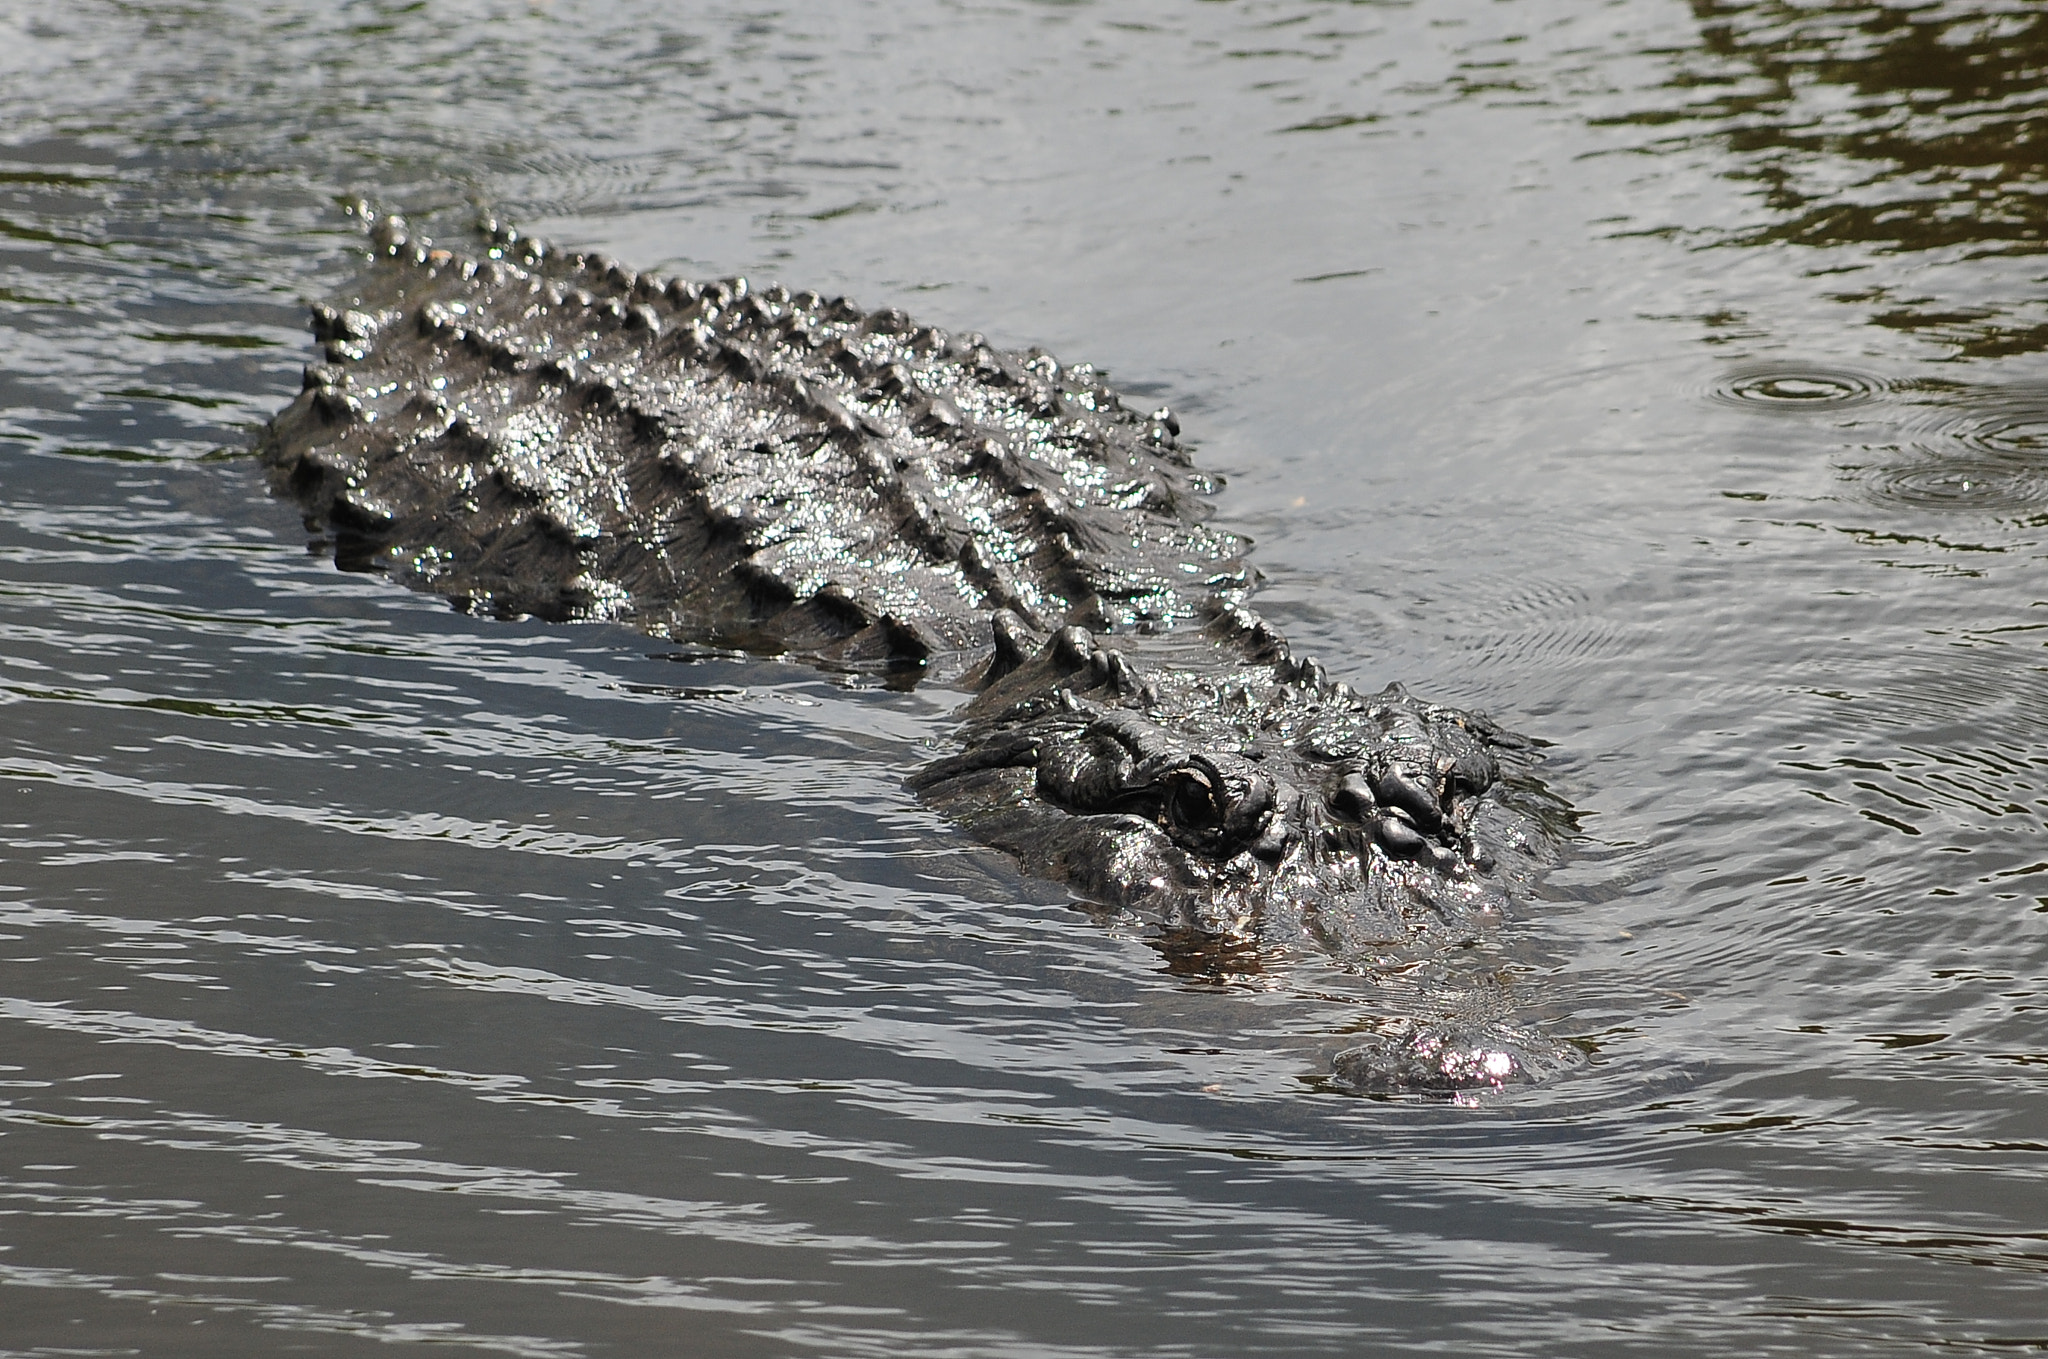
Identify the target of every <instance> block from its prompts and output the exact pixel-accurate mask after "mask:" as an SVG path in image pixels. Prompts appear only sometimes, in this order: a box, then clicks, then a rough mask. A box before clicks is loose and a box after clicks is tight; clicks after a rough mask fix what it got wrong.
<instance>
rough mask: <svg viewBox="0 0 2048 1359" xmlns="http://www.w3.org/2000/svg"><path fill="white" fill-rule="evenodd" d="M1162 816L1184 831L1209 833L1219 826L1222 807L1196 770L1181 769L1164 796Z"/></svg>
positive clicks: (1209, 786) (1212, 790)
mask: <svg viewBox="0 0 2048 1359" xmlns="http://www.w3.org/2000/svg"><path fill="white" fill-rule="evenodd" d="M1166 814H1167V815H1168V816H1170V817H1172V818H1173V821H1174V824H1176V825H1178V826H1180V827H1182V828H1183V829H1185V830H1191V831H1195V832H1198V833H1202V834H1213V833H1214V832H1215V831H1217V830H1219V829H1221V828H1222V825H1223V804H1222V802H1221V801H1220V800H1219V799H1218V798H1217V796H1216V789H1215V786H1214V785H1212V784H1211V783H1210V782H1209V779H1208V776H1207V775H1205V774H1204V773H1202V771H1201V770H1199V769H1183V770H1181V771H1180V772H1179V773H1178V774H1177V775H1176V776H1175V777H1174V779H1173V784H1172V788H1171V791H1169V792H1168V793H1167V795H1166Z"/></svg>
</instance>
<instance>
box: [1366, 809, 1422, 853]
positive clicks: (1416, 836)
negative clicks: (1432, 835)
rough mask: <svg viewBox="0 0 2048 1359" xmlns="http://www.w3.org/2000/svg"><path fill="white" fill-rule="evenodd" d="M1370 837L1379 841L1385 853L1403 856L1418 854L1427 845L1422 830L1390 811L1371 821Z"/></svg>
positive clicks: (1397, 813)
mask: <svg viewBox="0 0 2048 1359" xmlns="http://www.w3.org/2000/svg"><path fill="white" fill-rule="evenodd" d="M1372 838H1373V839H1375V840H1377V841H1379V844H1380V848H1382V849H1384V850H1386V851H1387V853H1389V854H1398V855H1401V856H1403V857H1409V856H1413V855H1415V854H1419V853H1421V852H1422V851H1423V850H1424V849H1425V848H1427V847H1428V845H1429V841H1427V840H1425V839H1423V838H1422V832H1421V831H1419V830H1417V829H1415V827H1414V826H1413V825H1411V824H1410V823H1409V821H1408V819H1407V818H1406V817H1404V816H1402V815H1401V814H1400V813H1399V812H1391V811H1390V812H1387V813H1386V814H1384V815H1383V816H1381V817H1380V818H1379V819H1378V820H1376V821H1374V822H1373V823H1372Z"/></svg>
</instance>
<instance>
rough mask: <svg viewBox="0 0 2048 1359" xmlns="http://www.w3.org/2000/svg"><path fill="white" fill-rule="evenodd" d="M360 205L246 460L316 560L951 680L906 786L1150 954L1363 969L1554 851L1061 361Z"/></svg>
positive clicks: (1394, 1056) (1370, 1049)
mask: <svg viewBox="0 0 2048 1359" xmlns="http://www.w3.org/2000/svg"><path fill="white" fill-rule="evenodd" d="M358 213H359V215H360V216H361V217H362V219H363V222H364V225H365V226H366V227H367V229H368V232H369V240H370V243H371V247H372V255H373V259H372V263H371V265H370V267H369V268H368V270H367V271H366V272H365V274H364V275H363V277H362V278H361V279H360V280H359V282H358V285H357V291H356V292H355V293H354V294H353V295H352V296H351V297H349V298H348V299H347V300H346V301H344V302H343V303H342V304H341V305H339V306H325V305H323V306H317V307H315V309H314V330H315V333H316V335H317V337H318V338H319V339H320V340H321V341H322V342H323V343H324V345H325V349H326V354H325V358H326V361H325V362H323V363H317V364H314V365H311V366H309V367H308V368H307V369H306V374H305V386H304V390H303V391H302V392H301V393H300V395H299V397H298V399H297V400H295V401H294V402H293V403H292V404H291V405H290V406H289V407H288V408H287V409H286V410H284V411H283V412H282V413H281V414H279V415H278V416H277V418H276V419H275V420H273V421H272V422H271V423H270V425H269V426H268V427H267V428H266V430H265V432H264V437H263V440H262V446H261V452H262V455H263V457H264V459H265V460H266V461H267V462H268V464H269V465H270V466H271V468H272V469H273V476H274V478H275V481H276V483H277V486H278V487H279V489H280V490H284V491H287V492H288V493H289V494H291V495H293V496H295V497H296V498H297V499H298V500H299V501H300V502H301V503H302V504H303V505H304V506H305V507H306V508H307V510H308V512H309V514H310V516H311V519H312V522H313V526H314V527H315V528H316V530H320V531H324V532H327V533H330V534H331V535H332V542H333V551H334V554H335V557H336V559H337V561H338V562H340V563H341V564H342V565H344V566H346V567H350V568H353V569H371V568H375V569H382V570H385V571H388V572H389V573H390V574H391V575H393V576H394V577H396V578H397V579H399V580H401V581H403V582H405V583H406V584H408V585H411V586H413V587H414V588H417V589H421V590H428V591H434V592H437V593H439V594H442V595H445V596H448V597H449V598H451V599H453V600H455V601H456V602H457V603H458V604H459V605H461V606H463V607H465V608H468V609H471V610H476V611H482V612H490V613H500V614H506V615H517V614H533V615H538V616H541V617H545V618H553V619H615V620H620V621H623V622H627V623H630V624H632V625H633V626H636V627H639V628H642V629H645V630H646V631H648V632H650V633H654V634H657V635H661V636H666V637H671V638H675V639H679V640H688V641H693V642H706V643H712V644H717V645H725V646H736V647H744V648H746V649H749V650H753V651H759V652H766V653H770V654H786V655H795V656H800V657H804V658H807V659H810V660H812V661H814V662H816V663H820V664H826V665H832V666H840V667H850V668H854V669H860V670H875V671H881V672H885V673H887V674H889V675H890V676H891V677H892V678H894V679H895V680H896V681H897V682H927V683H939V684H945V685H951V686H954V687H957V688H960V689H962V690H964V691H966V692H968V693H970V694H971V695H972V697H971V698H970V699H969V700H968V701H967V702H966V704H965V706H964V707H963V708H962V709H961V712H960V719H961V725H960V732H959V748H958V749H957V750H956V751H955V752H953V753H950V754H948V755H946V756H944V757H943V758H940V759H938V760H936V761H934V762H932V763H930V764H927V765H926V766H924V767H923V768H922V769H919V770H917V771H916V772H915V773H913V774H912V775H911V776H910V784H911V786H912V787H913V788H915V789H916V790H917V792H918V794H919V795H920V796H921V797H922V798H923V799H924V800H925V801H926V802H927V803H929V804H930V805H931V806H933V807H935V808H936V809H938V810H939V811H941V812H943V813H944V814H945V815H947V816H948V817H950V818H951V819H953V820H954V821H956V822H957V823H958V824H960V825H961V826H962V827H964V828H965V829H966V830H967V831H968V832H969V833H971V834H973V835H974V836H976V837H978V838H979V839H981V840H982V841H984V842H985V843H987V844H990V845H993V846H996V847H998V848H1000V849H1003V850H1006V851H1008V852H1009V853H1011V854H1013V855H1015V856H1016V857H1017V859H1018V860H1019V861H1020V862H1021V863H1022V864H1023V866H1024V868H1025V869H1026V870H1027V871H1029V872H1032V873H1035V874H1039V875H1042V876H1046V877H1050V878H1054V879H1058V880H1062V881H1064V882H1067V883H1069V884H1071V886H1072V888H1073V889H1074V890H1075V891H1076V892H1077V893H1078V894H1079V895H1080V896H1082V897H1083V898H1085V899H1087V900H1089V901H1091V902H1094V903H1099V904H1101V905H1105V906H1108V907H1110V908H1113V909H1115V910H1118V911H1123V912H1128V913H1131V914H1132V915H1134V916H1136V917H1138V918H1140V919H1142V920H1145V921H1147V922H1149V923H1150V924H1151V925H1152V926H1154V927H1156V929H1157V930H1158V931H1159V933H1160V936H1161V938H1162V939H1163V940H1165V941H1167V946H1168V947H1169V948H1171V947H1174V946H1175V941H1178V946H1181V947H1190V948H1209V949H1210V950H1212V951H1214V950H1215V949H1217V948H1218V947H1222V948H1223V949H1224V950H1225V951H1226V952H1227V950H1228V948H1229V947H1231V946H1247V947H1250V948H1253V949H1258V948H1271V947H1274V946H1279V947H1293V946H1299V945H1301V944H1304V943H1307V944H1311V945H1313V946H1316V947H1320V948H1323V949H1326V950H1328V951H1329V952H1331V953H1332V954H1334V955H1335V956H1336V957H1337V958H1339V959H1340V960H1342V961H1343V962H1345V963H1347V964H1351V965H1355V966H1358V967H1360V968H1364V969H1370V968H1372V967H1374V966H1375V965H1382V966H1384V965H1386V964H1388V963H1389V962H1391V961H1394V960H1399V959H1412V958H1413V957H1414V956H1415V955H1416V950H1417V948H1418V947H1419V946H1426V947H1433V948H1441V947H1443V946H1445V945H1447V944H1450V945H1455V944H1457V943H1459V942H1463V941H1465V940H1467V939H1470V938H1474V937H1478V936H1481V935H1484V934H1485V933H1487V932H1490V931H1491V930H1492V929H1493V928H1495V927H1496V925H1497V924H1498V922H1499V919H1500V918H1501V916H1502V914H1503V913H1504V912H1505V910H1506V909H1507V908H1508V905H1509V902H1510V900H1511V899H1512V898H1513V897H1515V896H1518V895H1520V894H1521V891H1522V889H1524V888H1526V887H1527V886H1528V884H1529V883H1530V882H1531V880H1532V879H1533V878H1534V876H1535V875H1536V873H1537V872H1539V871H1540V870H1541V868H1542V867H1543V865H1544V864H1545V863H1546V862H1547V861H1548V859H1549V858H1550V857H1551V855H1552V853H1553V851H1554V849H1555V836H1554V834H1553V833H1551V832H1550V831H1548V830H1546V825H1556V824H1560V823H1561V821H1562V820H1563V817H1562V815H1561V813H1562V809H1561V808H1560V807H1559V806H1558V804H1556V803H1555V802H1554V800H1552V799H1549V797H1548V795H1547V794H1545V793H1543V792H1542V790H1541V788H1540V786H1539V785H1537V784H1536V782H1535V781H1534V779H1533V777H1532V776H1531V774H1530V769H1531V766H1532V765H1533V762H1534V756H1533V751H1532V749H1531V747H1530V745H1529V743H1528V742H1526V741H1524V740H1521V739H1519V738H1517V737H1514V736H1512V735H1510V734H1509V733H1507V732H1505V731H1503V730H1502V729H1501V728H1499V727H1497V726H1495V725H1494V724H1493V723H1491V722H1489V721H1487V720H1486V719H1485V718H1482V717H1479V716H1477V715H1475V714H1471V713H1465V712H1459V711H1456V710H1453V709H1450V708H1445V707H1441V706H1438V705H1434V704H1429V703H1424V702H1420V701H1418V700H1416V699H1414V698H1412V697H1410V696H1408V695H1407V694H1406V693H1404V692H1403V691H1402V690H1401V689H1399V688H1398V687H1389V688H1388V689H1386V690H1385V691H1383V692H1381V693H1377V694H1371V695H1364V694H1360V693H1357V692H1355V691H1354V690H1353V689H1352V688H1351V687H1350V686H1349V685H1346V684H1344V683H1342V682H1341V681H1332V680H1331V679H1330V678H1329V677H1328V676H1327V675H1325V674H1324V672H1323V669H1322V667H1320V666H1319V665H1317V664H1316V663H1315V662H1314V661H1313V660H1309V659H1306V658H1303V657H1298V656H1296V655H1295V654H1294V653H1293V652H1292V650H1291V649H1290V648H1289V646H1288V644H1287V642H1286V640H1285V639H1284V638H1283V637H1282V636H1281V635H1280V633H1279V632H1278V631H1277V630H1276V629H1274V628H1273V626H1272V625H1271V624H1269V623H1267V622H1266V621H1265V620H1263V619H1261V618H1259V617H1258V616H1257V615H1256V614H1254V613H1252V612H1251V611H1250V609H1248V608H1247V607H1246V601H1247V597H1248V595H1249V593H1250V591H1251V588H1252V583H1253V573H1252V571H1251V569H1250V567H1249V566H1248V565H1247V563H1246V562H1245V552H1246V547H1247V544H1246V543H1245V541H1244V540H1243V539H1241V538H1239V537H1236V536H1234V535H1232V534H1229V533H1227V532H1223V531H1221V530H1218V529H1216V528H1214V527H1212V526H1210V525H1209V523H1208V522H1207V515H1208V505H1207V503H1206V500H1205V499H1204V496H1205V495H1206V493H1207V492H1208V491H1209V489H1210V484H1209V483H1208V481H1207V480H1206V479H1205V478H1203V477H1202V476H1201V475H1200V474H1199V473H1198V472H1196V471H1195V470H1194V469H1193V468H1192V466H1191V465H1190V461H1189V458H1188V456H1187V453H1186V451H1185V449H1184V448H1183V446H1182V445H1181V443H1180V439H1179V435H1180V430H1179V426H1178V423H1177V422H1176V420H1175V419H1174V417H1173V416H1172V415H1171V414H1170V413H1169V412H1167V411H1165V410H1157V411H1153V412H1151V413H1149V414H1140V413H1137V412H1135V411H1132V410H1129V409H1126V408H1125V406H1124V405H1123V403H1122V402H1121V401H1120V400H1119V399H1118V397H1117V395H1116V393H1114V392H1113V391H1111V390H1110V389H1109V388H1108V387H1107V386H1106V385H1104V383H1103V382H1102V380H1101V378H1100V377H1099V375H1098V374H1097V373H1096V372H1095V370H1094V369H1092V368H1091V367H1089V366H1087V365H1082V364H1076V365H1062V364H1060V363H1058V362H1056V361H1055V360H1054V359H1053V357H1052V356H1051V355H1049V354H1046V353H1044V352H1042V351H1038V350H1032V351H1028V352H1024V353H1012V352H1006V351H1002V350H998V349H994V348H991V347H990V346H989V345H988V344H987V343H985V342H984V340H983V339H982V337H981V336H979V335H975V334H962V335H948V334H946V333H943V332H941V331H938V330H935V329H933V328H930V327H925V326H919V325H917V324H915V323H913V322H912V321H911V320H910V319H909V318H908V317H906V316H904V315H903V314H902V313H901V312H898V311H895V310H882V311H865V310H862V309H861V308H859V307H856V306H854V305H853V304H852V303H850V302H848V301H847V300H845V299H844V298H834V299H827V298H822V297H819V296H818V295H817V294H815V293H808V292H800V293H791V292H788V291H787V290H785V289H783V288H780V287H771V288H765V289H759V290H756V289H753V288H750V287H749V286H748V284H747V282H746V281H745V280H744V279H726V280H722V281H718V282H711V283H694V282H689V281H685V280H682V279H662V278H660V277H657V276H655V275H653V274H635V273H632V272H630V271H629V270H627V269H626V268H624V267H623V266H621V265H619V264H617V263H614V262H613V261H611V260H609V259H606V258H604V257H602V256H594V255H582V254H563V253H558V252H555V251H552V250H550V249H548V248H547V247H545V246H544V245H542V244H541V243H539V242H538V241H535V240H532V239H529V238H524V237H522V236H520V235H519V234H518V233H517V232H515V231H512V230H509V229H504V228H498V227H488V228H486V229H485V231H484V233H483V234H482V235H480V237H479V238H478V240H477V243H476V244H475V246H474V247H473V248H471V249H469V250H449V249H444V248H439V247H437V246H435V245H434V244H433V243H432V242H430V241H428V240H427V239H425V238H424V237H421V236H418V235H416V234H415V233H413V232H412V231H411V230H410V228H409V227H408V225H407V224H406V223H405V222H404V220H403V219H401V218H399V217H396V216H379V215H378V214H376V213H374V212H372V211H371V210H369V209H368V208H366V207H365V208H359V209H358ZM1574 1055H1575V1050H1573V1049H1571V1048H1569V1047H1568V1046H1566V1045H1563V1044H1560V1043H1556V1042H1554V1041H1551V1040H1549V1039H1546V1038H1544V1037H1543V1036H1541V1035H1539V1034H1536V1033H1533V1032H1531V1031H1529V1030H1527V1029H1525V1028H1521V1027H1519V1026H1514V1025H1511V1024H1507V1023H1504V1022H1498V1021H1491V1020H1474V1019H1469V1018H1468V1019H1466V1020H1463V1021H1450V1020H1445V1021H1440V1022H1434V1023H1422V1022H1395V1023H1392V1024H1390V1025H1388V1026H1386V1027H1385V1028H1384V1030H1383V1031H1382V1032H1380V1033H1378V1034H1376V1035H1373V1036H1371V1037H1370V1038H1369V1039H1368V1040H1367V1041H1366V1042H1364V1043H1362V1044H1360V1045H1359V1046H1358V1047H1356V1048H1353V1049H1351V1050H1350V1051H1347V1052H1345V1053H1343V1054H1340V1055H1339V1057H1338V1058H1337V1060H1336V1075H1337V1078H1338V1080H1339V1082H1340V1083H1342V1084H1345V1085H1348V1086H1350V1087H1353V1088H1357V1089H1363V1090H1368V1091H1375V1092H1377V1091H1390V1090H1407V1089H1426V1090H1455V1089H1462V1088H1466V1087H1471V1086H1491V1085H1501V1084H1505V1083H1510V1082H1516V1081H1524V1080H1528V1079H1533V1078H1535V1077H1536V1076H1539V1075H1541V1074H1542V1073H1544V1072H1545V1071H1547V1070H1550V1069H1553V1068H1555V1067H1558V1066H1560V1065H1564V1064H1568V1063H1569V1062H1570V1061H1572V1060H1573V1058H1574Z"/></svg>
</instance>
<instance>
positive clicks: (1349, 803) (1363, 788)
mask: <svg viewBox="0 0 2048 1359" xmlns="http://www.w3.org/2000/svg"><path fill="white" fill-rule="evenodd" d="M1373 806H1374V803H1373V797H1372V786H1371V785H1370V784H1368V783H1367V782H1366V781H1365V775H1363V774H1361V773H1358V772H1357V771H1356V770H1354V771H1352V772H1351V773H1349V774H1346V775H1345V776H1344V781H1343V782H1342V783H1340V784H1338V785H1337V791H1336V792H1334V793H1332V794H1330V810H1331V811H1333V812H1335V813H1337V815H1339V816H1342V817H1347V818H1349V819H1350V820H1353V821H1363V820H1365V819H1366V818H1367V817H1368V816H1370V815H1371V814H1372V809H1373Z"/></svg>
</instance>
